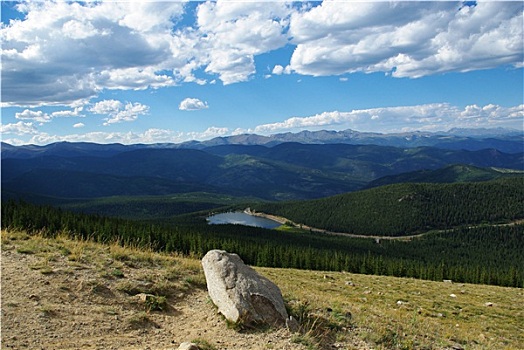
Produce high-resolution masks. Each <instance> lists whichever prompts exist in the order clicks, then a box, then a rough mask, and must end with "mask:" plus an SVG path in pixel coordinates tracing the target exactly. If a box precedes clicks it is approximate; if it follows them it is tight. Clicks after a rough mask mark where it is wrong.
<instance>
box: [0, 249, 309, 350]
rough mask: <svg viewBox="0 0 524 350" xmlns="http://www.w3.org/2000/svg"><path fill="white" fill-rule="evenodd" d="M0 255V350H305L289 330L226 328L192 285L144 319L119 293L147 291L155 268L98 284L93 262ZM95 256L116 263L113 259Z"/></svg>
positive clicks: (125, 270) (12, 252)
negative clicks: (187, 345)
mask: <svg viewBox="0 0 524 350" xmlns="http://www.w3.org/2000/svg"><path fill="white" fill-rule="evenodd" d="M2 248H3V249H2V260H1V264H2V266H1V271H2V279H1V297H2V308H1V309H2V314H1V330H2V334H1V341H2V343H1V348H2V349H177V348H178V347H179V345H180V343H182V342H188V341H195V340H197V341H199V342H200V343H201V344H202V348H208V349H304V348H305V346H303V345H301V344H296V343H293V342H292V341H291V339H292V335H291V334H290V333H289V331H288V330H286V329H279V330H271V329H270V330H259V331H251V332H245V331H244V332H239V331H236V330H234V329H230V328H228V326H227V324H226V321H225V320H224V319H223V318H222V317H221V316H220V315H219V314H217V311H216V308H215V307H214V306H213V304H212V303H211V302H210V301H209V299H208V295H207V291H206V290H205V288H204V287H191V286H190V285H189V287H188V288H186V289H181V291H176V292H175V293H174V295H172V296H170V297H168V299H167V305H165V306H164V308H163V309H164V310H159V311H149V312H147V311H146V310H145V306H144V304H143V303H140V302H139V301H138V299H137V298H136V296H132V295H130V294H128V293H126V292H124V291H121V290H119V288H118V286H119V285H122V281H123V280H126V281H130V283H137V284H140V283H147V281H146V282H144V276H145V275H151V276H154V275H155V274H158V268H157V267H154V266H151V267H140V268H133V267H130V266H127V265H124V266H123V267H122V268H121V272H122V274H121V276H118V277H110V276H107V275H106V276H101V274H100V267H99V266H96V265H95V264H94V263H92V262H89V261H71V260H70V258H68V257H67V256H64V255H56V254H55V255H54V256H53V257H52V258H51V259H49V253H47V254H48V255H45V254H44V255H45V256H44V255H42V254H41V253H34V252H29V253H28V252H23V251H22V252H20V251H19V245H18V243H17V242H15V241H13V242H9V244H2ZM97 254H98V256H97V259H100V261H105V262H106V263H111V261H112V258H111V257H110V255H109V253H108V252H103V253H100V252H97ZM104 254H105V255H104ZM186 287H187V285H186ZM120 289H121V288H120Z"/></svg>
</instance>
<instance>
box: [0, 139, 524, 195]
mask: <svg viewBox="0 0 524 350" xmlns="http://www.w3.org/2000/svg"><path fill="white" fill-rule="evenodd" d="M461 132H462V131H461ZM486 132H487V131H486ZM492 132H493V131H492ZM401 135H402V136H401ZM284 140H288V142H284ZM289 140H295V141H294V142H289ZM297 140H301V141H302V142H297ZM365 140H367V141H369V142H371V141H372V140H375V142H376V143H379V141H382V143H386V144H387V143H389V144H398V143H402V142H403V143H408V144H410V147H406V146H398V145H397V146H392V145H377V144H366V142H367V141H366V142H364V141H365ZM402 140H403V141H402ZM314 141H315V142H314ZM352 143H356V144H352ZM420 143H426V144H431V143H432V144H433V146H432V147H428V146H427V145H424V146H416V145H417V144H420ZM213 144H214V145H213ZM459 144H464V145H466V144H467V145H469V146H470V148H473V149H475V148H480V149H478V150H477V149H475V150H466V149H453V148H452V147H451V146H453V147H455V146H457V145H459ZM481 145H483V146H486V147H480V146H481ZM495 145H498V146H497V147H494V146H495ZM415 146H416V147H415ZM487 146H491V147H487ZM519 147H522V135H521V134H518V133H511V132H506V133H504V134H501V136H497V138H487V139H486V138H481V137H480V138H477V137H463V136H451V135H450V136H443V135H436V134H425V133H410V134H388V135H382V134H369V133H358V132H355V131H351V130H348V131H343V132H335V131H318V132H307V131H304V132H301V133H297V134H278V135H273V136H268V137H265V136H257V135H240V136H231V137H228V138H216V139H213V140H209V141H204V142H193V143H191V144H188V143H185V144H176V145H175V144H154V145H127V146H126V145H121V144H109V145H101V144H94V143H67V142H61V143H55V144H50V145H47V146H33V145H30V146H12V145H8V144H5V143H3V144H2V193H3V196H4V197H6V196H18V195H20V194H22V196H26V197H27V196H32V195H38V196H49V197H61V198H96V197H108V196H137V195H165V194H171V193H186V192H212V193H222V194H227V195H233V196H252V197H257V198H261V199H266V200H287V199H308V198H319V197H326V196H331V195H335V194H339V193H345V192H351V191H355V190H358V189H361V188H364V187H365V186H367V185H371V186H372V185H373V181H380V180H377V179H379V178H381V177H384V176H389V178H387V179H386V180H382V181H383V183H384V184H385V183H392V182H402V181H404V180H403V177H402V176H404V179H408V180H409V179H415V180H416V179H418V180H422V181H427V180H428V179H431V178H432V177H433V178H435V177H437V178H445V177H446V176H447V177H448V178H451V177H453V176H451V175H449V173H450V170H447V173H448V175H446V176H443V175H442V174H440V175H439V174H437V175H435V174H434V173H431V172H428V171H435V170H437V169H440V168H443V167H449V166H451V165H454V164H463V165H465V166H468V167H469V166H473V167H478V168H491V167H496V168H504V169H516V170H522V169H524V157H523V155H524V152H523V151H522V149H521V150H520V151H518V152H515V150H517V149H518V148H519ZM463 148H466V147H463ZM501 148H502V149H504V150H506V151H505V152H504V151H501V150H500V149H501ZM508 150H513V152H508ZM466 168H467V167H465V168H463V169H466ZM467 169H473V168H467ZM471 171H473V170H471ZM471 171H470V172H471ZM409 172H419V173H412V174H409V175H402V176H400V175H399V174H403V173H409ZM473 172H474V173H475V174H479V173H483V175H479V176H477V177H476V179H489V178H495V177H498V176H499V175H500V174H502V173H501V172H500V171H498V172H497V171H495V172H494V171H493V170H489V169H487V170H482V171H481V170H474V171H473ZM488 173H489V174H488ZM490 174H491V175H490ZM455 177H456V178H457V181H461V178H464V176H462V175H460V176H459V175H456V176H455ZM424 179H425V180H424ZM377 183H380V182H376V183H375V185H376V184H377Z"/></svg>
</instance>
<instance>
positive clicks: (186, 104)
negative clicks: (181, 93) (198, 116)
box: [178, 97, 208, 111]
mask: <svg viewBox="0 0 524 350" xmlns="http://www.w3.org/2000/svg"><path fill="white" fill-rule="evenodd" d="M207 108H208V105H207V102H205V101H201V100H199V99H198V98H190V97H188V98H186V99H184V100H183V101H182V102H180V105H179V106H178V109H180V110H181V111H198V110H201V109H207Z"/></svg>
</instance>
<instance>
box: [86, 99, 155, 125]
mask: <svg viewBox="0 0 524 350" xmlns="http://www.w3.org/2000/svg"><path fill="white" fill-rule="evenodd" d="M89 111H91V112H93V113H95V114H102V115H107V116H108V117H107V118H105V119H104V120H105V123H104V125H106V126H107V125H110V124H115V123H121V122H132V121H135V120H137V119H138V117H139V116H140V115H145V114H147V113H148V112H149V106H147V105H144V104H141V103H138V102H135V103H131V102H128V103H126V104H125V105H124V104H123V103H122V102H120V101H118V100H103V101H99V102H97V103H95V105H94V106H93V107H91V108H89Z"/></svg>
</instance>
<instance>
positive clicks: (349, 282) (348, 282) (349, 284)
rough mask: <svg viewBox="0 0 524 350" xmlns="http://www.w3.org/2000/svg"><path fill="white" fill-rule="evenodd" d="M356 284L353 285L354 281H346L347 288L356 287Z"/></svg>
mask: <svg viewBox="0 0 524 350" xmlns="http://www.w3.org/2000/svg"><path fill="white" fill-rule="evenodd" d="M354 285H355V283H353V282H352V281H346V286H354Z"/></svg>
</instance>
